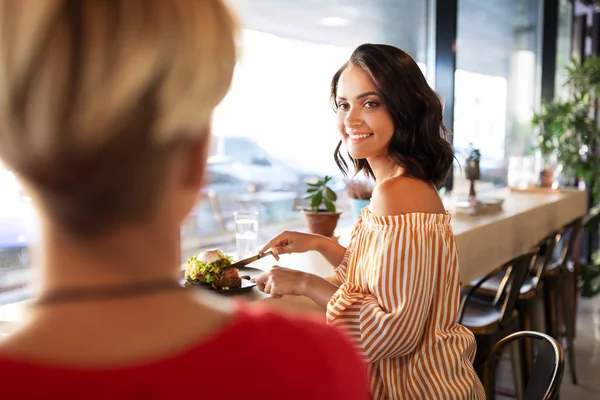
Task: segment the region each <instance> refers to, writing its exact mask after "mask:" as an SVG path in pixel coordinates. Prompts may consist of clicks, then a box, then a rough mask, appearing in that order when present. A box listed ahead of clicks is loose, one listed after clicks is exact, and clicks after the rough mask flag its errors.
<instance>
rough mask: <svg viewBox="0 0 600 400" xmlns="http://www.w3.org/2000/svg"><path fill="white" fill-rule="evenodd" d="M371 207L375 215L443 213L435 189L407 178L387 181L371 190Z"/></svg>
mask: <svg viewBox="0 0 600 400" xmlns="http://www.w3.org/2000/svg"><path fill="white" fill-rule="evenodd" d="M371 205H372V207H373V212H374V213H375V214H376V215H381V216H385V215H402V214H408V213H415V212H422V213H440V214H442V213H444V212H445V210H444V205H443V203H442V200H441V199H440V196H439V195H438V193H437V191H436V190H435V188H434V187H433V186H432V185H431V184H429V183H426V182H423V181H420V180H418V179H413V178H408V177H397V178H392V179H388V180H386V181H383V182H381V183H380V184H378V185H377V186H376V187H375V189H374V190H373V195H372V197H371Z"/></svg>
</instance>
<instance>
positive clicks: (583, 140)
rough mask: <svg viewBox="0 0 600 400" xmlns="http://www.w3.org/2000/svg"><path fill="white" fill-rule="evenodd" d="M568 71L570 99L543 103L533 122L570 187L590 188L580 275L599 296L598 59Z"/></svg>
mask: <svg viewBox="0 0 600 400" xmlns="http://www.w3.org/2000/svg"><path fill="white" fill-rule="evenodd" d="M566 71H567V80H566V83H565V84H566V85H567V87H568V88H569V96H568V98H567V99H564V100H555V101H551V102H547V101H546V102H543V103H542V107H541V109H540V111H539V112H538V113H536V114H535V115H534V118H533V124H534V126H536V127H537V128H538V129H539V140H538V142H539V149H540V151H541V152H542V154H545V155H552V157H555V158H556V161H557V163H558V164H559V169H562V174H563V178H565V179H568V178H569V177H571V178H573V179H572V180H571V182H570V183H571V184H572V185H576V184H577V183H578V182H579V180H580V179H582V180H583V181H584V182H585V184H586V186H587V188H588V189H589V195H590V199H589V204H590V206H592V207H591V208H590V210H589V212H588V216H587V217H586V219H585V221H584V227H585V229H586V230H587V232H588V235H587V240H586V241H587V244H588V257H587V260H586V262H585V263H584V264H583V265H581V270H580V275H579V278H580V283H581V289H582V292H581V294H582V296H584V297H597V296H598V294H600V251H599V250H597V248H598V246H597V239H594V237H595V235H594V232H598V227H599V224H600V179H599V177H600V148H599V146H598V142H599V141H600V132H599V131H598V126H599V122H600V121H599V118H598V110H599V107H598V106H599V101H598V96H599V95H600V58H599V57H598V56H590V57H587V58H586V59H585V60H584V61H583V62H579V61H577V60H573V61H572V62H571V64H570V65H569V66H568V67H567V68H566ZM598 312H600V310H598Z"/></svg>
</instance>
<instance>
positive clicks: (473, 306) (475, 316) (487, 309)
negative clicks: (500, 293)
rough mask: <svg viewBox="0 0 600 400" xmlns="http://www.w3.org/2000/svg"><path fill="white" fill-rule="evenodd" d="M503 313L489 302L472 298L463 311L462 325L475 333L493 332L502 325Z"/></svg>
mask: <svg viewBox="0 0 600 400" xmlns="http://www.w3.org/2000/svg"><path fill="white" fill-rule="evenodd" d="M501 317H502V311H501V309H500V308H499V307H496V306H494V305H492V304H491V303H490V302H489V301H485V300H480V299H477V298H471V299H469V301H468V302H467V304H466V305H465V308H464V310H463V318H462V322H461V323H462V325H464V326H466V327H467V328H469V329H470V330H471V331H473V333H476V334H477V333H479V332H481V333H485V332H484V331H493V330H495V329H496V327H497V326H498V324H499V323H500V318H501Z"/></svg>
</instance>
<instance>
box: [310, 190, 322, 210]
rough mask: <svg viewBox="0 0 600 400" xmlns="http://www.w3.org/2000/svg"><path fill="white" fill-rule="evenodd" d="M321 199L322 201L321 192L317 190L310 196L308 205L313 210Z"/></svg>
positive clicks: (317, 207) (317, 206) (319, 203)
mask: <svg viewBox="0 0 600 400" xmlns="http://www.w3.org/2000/svg"><path fill="white" fill-rule="evenodd" d="M322 201H323V192H317V193H315V194H314V195H313V196H312V198H311V199H310V206H311V208H312V209H313V210H314V211H316V210H318V209H319V206H320V205H321V202H322Z"/></svg>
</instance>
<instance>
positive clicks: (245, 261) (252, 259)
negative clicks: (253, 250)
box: [227, 251, 273, 268]
mask: <svg viewBox="0 0 600 400" xmlns="http://www.w3.org/2000/svg"><path fill="white" fill-rule="evenodd" d="M270 255H273V252H272V251H267V252H266V253H262V254H257V255H255V256H252V257H248V258H244V259H243V260H240V261H237V262H234V263H233V264H231V265H230V266H228V267H227V268H240V267H245V266H246V265H248V264H251V263H253V262H255V261H258V260H260V259H261V258H263V257H266V256H270Z"/></svg>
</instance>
